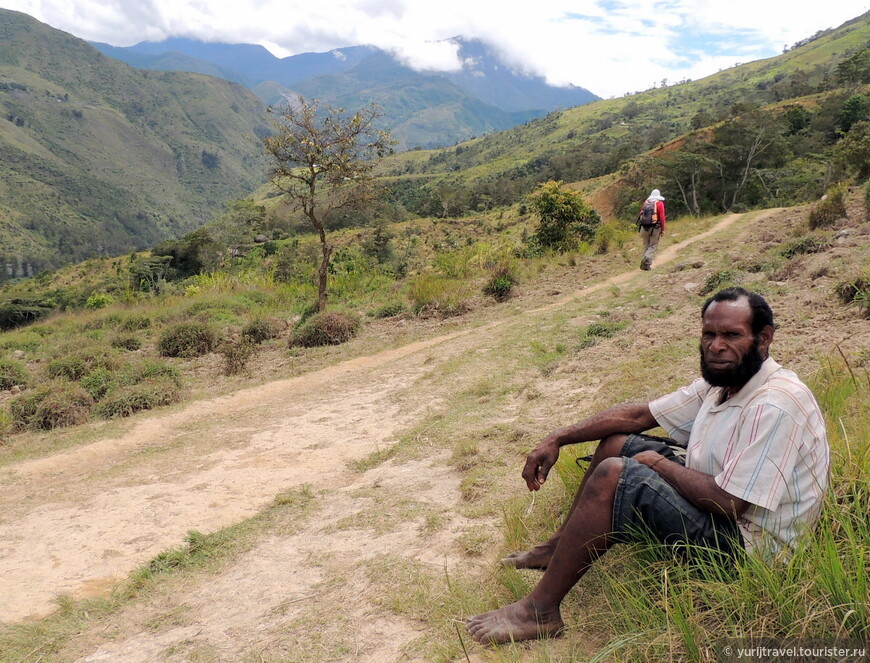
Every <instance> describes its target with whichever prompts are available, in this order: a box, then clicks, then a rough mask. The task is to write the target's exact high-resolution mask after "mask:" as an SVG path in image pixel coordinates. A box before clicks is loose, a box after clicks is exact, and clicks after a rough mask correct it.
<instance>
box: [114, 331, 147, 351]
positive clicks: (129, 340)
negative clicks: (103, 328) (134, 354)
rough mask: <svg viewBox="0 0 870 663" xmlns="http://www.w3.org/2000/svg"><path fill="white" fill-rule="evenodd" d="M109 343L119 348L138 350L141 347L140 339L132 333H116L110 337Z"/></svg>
mask: <svg viewBox="0 0 870 663" xmlns="http://www.w3.org/2000/svg"><path fill="white" fill-rule="evenodd" d="M111 345H112V347H113V348H119V349H121V350H131V351H132V350H138V349H139V348H141V347H142V339H140V338H139V337H138V336H135V335H134V334H118V335H117V336H115V338H113V339H112V341H111Z"/></svg>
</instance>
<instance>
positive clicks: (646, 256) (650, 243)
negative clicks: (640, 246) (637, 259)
mask: <svg viewBox="0 0 870 663" xmlns="http://www.w3.org/2000/svg"><path fill="white" fill-rule="evenodd" d="M661 236H662V229H661V228H659V227H654V228H651V229H650V230H649V233H647V238H646V240H645V241H644V251H643V264H644V265H646V267H645V269H649V268H650V267H652V263H653V260H654V259H655V257H656V249H657V248H658V245H659V239H661Z"/></svg>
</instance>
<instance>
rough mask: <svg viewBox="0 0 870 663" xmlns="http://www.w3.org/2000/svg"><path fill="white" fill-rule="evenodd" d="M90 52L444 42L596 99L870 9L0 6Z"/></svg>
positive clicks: (421, 47)
mask: <svg viewBox="0 0 870 663" xmlns="http://www.w3.org/2000/svg"><path fill="white" fill-rule="evenodd" d="M0 7H3V8H6V9H15V10H18V11H22V12H24V13H27V14H30V15H31V16H33V17H34V18H36V19H38V20H40V21H43V22H45V23H48V24H49V25H51V26H53V27H56V28H59V29H61V30H65V31H67V32H70V33H72V34H74V35H76V36H78V37H81V38H83V39H87V40H91V41H102V42H107V43H110V44H114V45H117V46H129V45H131V44H134V43H137V42H140V41H159V40H161V39H164V38H167V37H173V36H180V37H189V38H195V39H202V40H205V41H224V42H231V43H257V44H262V45H264V46H266V47H267V48H269V49H270V50H271V51H272V52H274V53H275V54H276V55H279V56H285V55H291V54H296V53H303V52H307V51H326V50H331V49H334V48H341V47H345V46H353V45H360V44H372V45H375V46H379V47H381V48H384V49H387V50H390V51H392V52H394V53H396V54H397V55H398V56H399V57H401V58H402V59H403V61H405V62H407V63H408V64H411V65H412V66H414V67H416V68H420V69H430V70H449V69H455V68H457V67H459V66H460V63H459V61H458V57H457V53H456V48H455V47H454V46H453V45H452V44H450V43H449V42H444V41H443V40H445V39H448V38H450V37H454V36H459V35H462V36H464V37H467V38H479V39H482V40H484V41H487V42H489V43H490V44H492V45H493V46H495V47H497V48H498V49H499V50H500V51H502V52H503V53H504V54H505V56H506V57H507V58H508V59H509V61H510V63H511V64H512V65H513V66H515V67H517V69H520V70H523V71H527V72H530V73H535V74H539V75H542V76H545V77H546V78H547V79H548V80H549V81H550V82H551V83H554V84H558V85H565V84H568V83H573V84H575V85H580V86H582V87H585V88H588V89H589V90H591V91H592V92H595V93H596V94H599V95H601V96H603V97H609V96H619V95H622V94H624V93H628V92H634V91H636V90H642V89H646V88H648V87H650V86H651V85H653V84H657V83H659V82H660V81H661V80H662V79H668V80H669V81H670V82H675V81H678V80H682V79H684V78H691V79H694V78H699V77H702V76H705V75H708V74H711V73H714V72H716V71H718V70H719V69H723V68H726V67H730V66H732V65H734V64H735V63H736V62H749V61H751V60H756V59H759V58H763V57H770V56H772V55H776V54H777V53H780V52H781V51H782V49H783V46H788V45H791V44H793V43H794V42H796V41H798V40H799V39H803V38H805V37H809V36H810V35H812V34H814V33H815V32H816V31H818V30H823V29H827V28H832V27H837V26H838V25H840V24H842V23H843V22H845V21H847V20H849V19H851V18H854V17H856V16H859V15H861V14H863V13H864V12H866V11H868V8H870V2H868V0H830V1H829V2H825V3H796V2H794V0H731V1H730V2H728V3H725V2H721V0H640V1H639V2H631V3H628V2H623V1H622V0H573V1H569V0H533V1H532V2H528V3H510V2H504V0H499V1H498V2H496V1H495V0H440V1H439V2H421V1H420V0H320V1H319V2H311V1H310V0H306V1H305V2H302V1H300V0H0Z"/></svg>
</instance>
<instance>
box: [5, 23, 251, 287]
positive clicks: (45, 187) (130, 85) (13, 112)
mask: <svg viewBox="0 0 870 663" xmlns="http://www.w3.org/2000/svg"><path fill="white" fill-rule="evenodd" d="M0 34H2V40H0V278H4V277H8V276H20V275H27V274H30V273H32V272H33V271H34V270H36V269H40V268H45V267H53V266H56V265H58V264H60V263H61V262H64V261H76V260H81V259H83V258H86V257H88V256H92V255H97V254H102V253H108V254H118V253H123V252H126V251H129V250H131V249H138V248H145V247H148V246H151V245H153V244H154V243H155V242H158V241H160V240H161V239H164V238H166V237H168V236H172V235H176V234H179V233H184V232H186V231H189V230H191V229H193V228H196V227H198V226H199V225H201V224H202V223H204V222H205V221H207V220H209V219H210V218H211V216H212V215H213V213H214V212H215V210H216V209H217V208H219V207H220V206H221V204H222V203H223V202H224V201H226V200H227V199H229V198H233V197H237V196H241V195H245V194H246V193H248V192H250V191H251V189H252V188H253V187H254V186H256V185H257V184H258V183H259V182H260V181H261V180H262V173H263V169H262V164H261V162H260V154H261V150H260V147H259V145H258V144H257V140H256V134H257V133H262V132H263V131H265V130H266V127H267V124H266V121H265V113H264V109H263V108H262V105H261V104H260V102H259V101H258V100H257V98H256V97H255V96H254V95H253V94H251V93H250V92H249V91H248V90H246V89H245V88H243V87H242V86H240V85H238V84H235V83H231V82H227V81H225V80H222V79H220V78H212V77H206V76H200V75H196V74H182V73H174V72H166V73H157V72H153V71H144V70H137V69H132V68H131V67H129V66H127V65H126V64H122V63H120V62H118V61H116V60H113V59H111V58H108V57H106V56H104V55H102V54H101V53H99V52H98V51H97V50H96V49H94V48H93V47H92V46H90V45H89V44H87V43H86V42H84V41H82V40H80V39H77V38H75V37H72V36H71V35H68V34H66V33H64V32H60V31H58V30H55V29H53V28H50V27H49V26H47V25H44V24H42V23H39V22H38V21H36V20H34V19H32V18H30V17H29V16H26V15H25V14H21V13H18V12H12V11H6V10H0Z"/></svg>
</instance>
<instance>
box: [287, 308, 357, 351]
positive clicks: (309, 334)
mask: <svg viewBox="0 0 870 663" xmlns="http://www.w3.org/2000/svg"><path fill="white" fill-rule="evenodd" d="M359 328H360V321H359V318H357V317H356V316H352V315H348V314H347V313H337V312H333V311H326V312H324V313H317V314H315V315H313V316H311V317H310V318H308V320H306V321H305V323H304V324H303V325H302V326H300V327H299V329H297V330H295V331H294V332H293V335H292V336H291V338H290V347H304V348H313V347H318V346H323V345H340V344H342V343H346V342H347V341H349V340H350V339H352V338H353V337H354V336H356V334H357V332H358V331H359Z"/></svg>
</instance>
